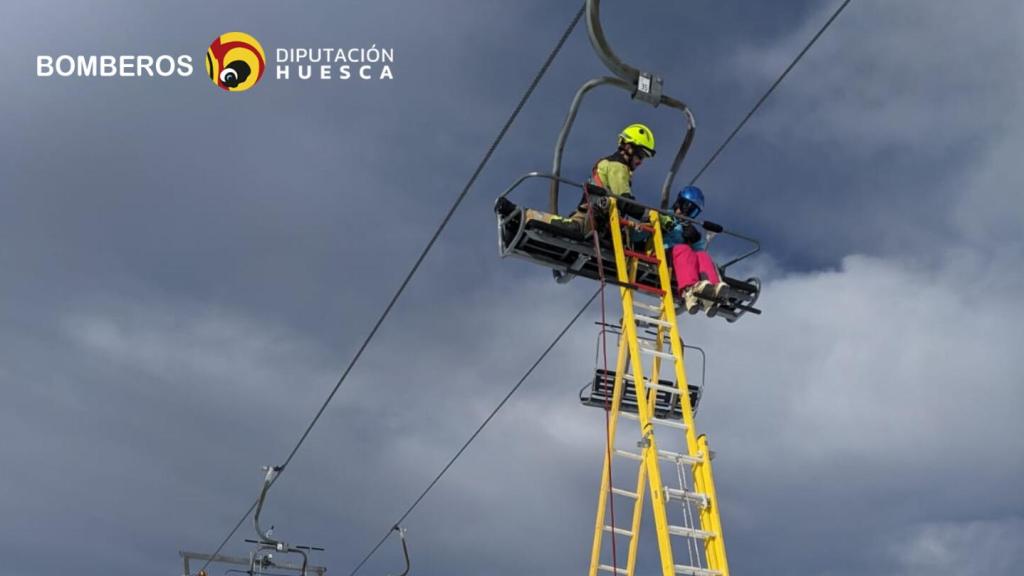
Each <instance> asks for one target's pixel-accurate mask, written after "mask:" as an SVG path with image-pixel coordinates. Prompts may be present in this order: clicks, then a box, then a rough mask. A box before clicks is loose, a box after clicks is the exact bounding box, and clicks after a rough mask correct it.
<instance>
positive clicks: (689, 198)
mask: <svg viewBox="0 0 1024 576" xmlns="http://www.w3.org/2000/svg"><path fill="white" fill-rule="evenodd" d="M675 207H676V208H678V209H679V210H680V212H682V213H683V216H686V217H687V218H696V217H697V216H699V215H700V213H701V212H703V211H704V192H702V191H701V189H700V188H697V187H696V186H687V187H685V188H683V189H682V190H680V191H679V196H678V198H676V204H675Z"/></svg>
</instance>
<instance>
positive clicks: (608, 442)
mask: <svg viewBox="0 0 1024 576" xmlns="http://www.w3.org/2000/svg"><path fill="white" fill-rule="evenodd" d="M583 198H584V200H585V201H586V203H587V219H588V220H589V221H590V228H591V233H592V234H593V236H594V252H595V253H596V254H597V276H598V278H600V279H601V356H602V360H603V364H604V374H605V376H607V375H608V323H607V319H606V317H605V298H604V289H605V286H606V285H607V282H606V280H605V276H604V258H603V257H602V255H601V240H600V238H599V234H598V231H597V222H596V221H595V218H594V210H593V205H592V204H591V203H590V194H589V193H588V192H587V185H586V184H584V185H583ZM613 390H614V389H613ZM613 393H614V392H613ZM611 402H612V400H611V397H608V399H607V401H606V402H605V407H604V445H605V459H606V460H607V461H608V470H607V471H606V472H607V474H608V511H609V515H610V516H611V527H612V531H611V533H610V536H611V539H612V569H613V570H614V572H613V574H618V571H619V563H618V558H617V555H616V549H615V498H614V494H613V493H612V427H611ZM599 561H600V560H599Z"/></svg>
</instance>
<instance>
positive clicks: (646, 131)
mask: <svg viewBox="0 0 1024 576" xmlns="http://www.w3.org/2000/svg"><path fill="white" fill-rule="evenodd" d="M623 142H629V143H630V144H633V145H636V146H639V147H640V148H642V149H643V150H644V151H646V152H647V154H648V156H654V132H651V129H650V128H648V127H647V126H644V125H643V124H630V125H629V126H626V127H625V128H623V129H622V132H620V133H619V144H620V145H621V144H622V143H623Z"/></svg>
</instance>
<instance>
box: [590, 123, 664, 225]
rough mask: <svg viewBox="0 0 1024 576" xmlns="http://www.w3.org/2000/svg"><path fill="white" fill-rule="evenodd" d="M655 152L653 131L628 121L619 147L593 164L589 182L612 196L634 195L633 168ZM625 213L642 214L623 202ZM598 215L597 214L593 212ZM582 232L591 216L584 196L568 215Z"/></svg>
mask: <svg viewBox="0 0 1024 576" xmlns="http://www.w3.org/2000/svg"><path fill="white" fill-rule="evenodd" d="M652 156H654V133H653V132H651V129H650V128H648V127H647V126H644V125H643V124H630V125H629V126H626V127H625V128H623V129H622V132H620V133H619V147H618V149H617V150H616V151H615V153H614V154H612V155H610V156H606V157H605V158H602V159H600V160H598V161H597V163H596V164H594V168H593V170H592V171H591V174H590V180H589V182H590V184H592V185H594V186H600V187H601V188H604V189H605V190H607V191H608V193H609V194H611V195H613V196H622V197H625V198H629V199H633V192H632V190H631V185H632V180H633V172H634V171H635V170H636V169H637V168H639V167H640V165H641V164H642V163H643V161H644V160H646V159H648V158H651V157H652ZM622 210H623V212H624V213H626V214H628V215H631V216H634V217H642V215H643V210H642V209H640V210H639V214H633V212H636V210H635V209H630V207H629V206H628V205H623V206H622ZM595 216H596V217H597V218H600V216H599V215H595ZM570 219H571V220H572V221H573V222H575V223H576V224H577V225H578V226H580V228H581V229H582V230H583V232H584V233H589V232H590V230H591V223H590V217H589V216H588V215H587V201H586V197H583V198H581V199H580V203H579V206H577V207H576V212H575V213H574V214H573V215H572V216H571V217H570Z"/></svg>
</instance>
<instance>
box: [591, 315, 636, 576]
mask: <svg viewBox="0 0 1024 576" xmlns="http://www.w3.org/2000/svg"><path fill="white" fill-rule="evenodd" d="M602 329H604V328H602ZM626 342H627V341H626V338H625V337H624V335H620V336H619V351H618V355H617V356H616V359H615V383H614V384H613V387H612V400H611V405H610V406H609V413H608V431H607V434H608V437H607V446H606V450H605V453H604V465H603V466H602V467H601V490H600V492H599V496H598V503H597V520H596V521H595V526H594V544H593V547H592V549H591V552H590V571H589V572H588V574H589V576H596V575H597V570H598V567H599V566H600V561H601V544H602V541H603V537H604V526H605V519H606V506H607V504H608V498H610V497H611V483H612V479H611V465H612V455H613V454H614V453H615V434H616V431H617V430H618V421H619V408H620V405H621V404H622V396H623V392H624V390H625V385H624V382H623V378H622V377H623V374H624V373H625V370H626V355H627V354H628V350H627V347H626ZM614 537H615V535H614V534H612V538H614Z"/></svg>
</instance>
